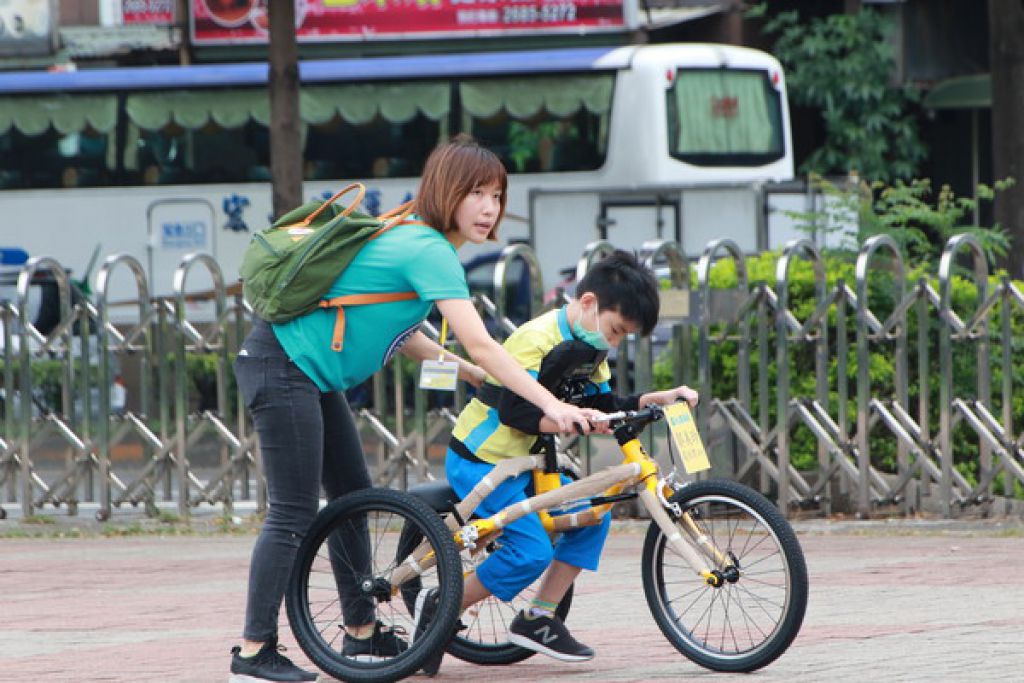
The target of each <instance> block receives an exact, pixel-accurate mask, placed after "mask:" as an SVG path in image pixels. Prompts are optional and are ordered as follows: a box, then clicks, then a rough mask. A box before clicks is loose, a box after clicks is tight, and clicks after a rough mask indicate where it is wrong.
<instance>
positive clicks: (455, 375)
mask: <svg viewBox="0 0 1024 683" xmlns="http://www.w3.org/2000/svg"><path fill="white" fill-rule="evenodd" d="M458 382H459V364H458V363H456V362H454V361H445V360H425V361H423V364H422V365H421V366H420V389H433V390H434V391H455V385H456V384H458Z"/></svg>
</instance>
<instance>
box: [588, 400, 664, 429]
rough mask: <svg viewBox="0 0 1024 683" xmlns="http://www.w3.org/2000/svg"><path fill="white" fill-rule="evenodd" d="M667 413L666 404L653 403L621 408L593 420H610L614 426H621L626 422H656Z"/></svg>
mask: <svg viewBox="0 0 1024 683" xmlns="http://www.w3.org/2000/svg"><path fill="white" fill-rule="evenodd" d="M664 413H665V409H664V406H660V405H658V404H653V403H652V404H651V405H649V406H647V407H646V408H640V409H639V410H620V411H618V412H617V413H607V414H606V415H605V416H604V417H601V418H598V419H595V420H591V422H608V423H610V424H611V426H612V428H613V429H615V428H617V427H621V426H623V425H626V424H646V423H649V422H656V421H658V420H660V419H661V418H662V416H663V415H664Z"/></svg>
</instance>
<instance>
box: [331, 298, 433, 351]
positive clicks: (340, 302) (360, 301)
mask: <svg viewBox="0 0 1024 683" xmlns="http://www.w3.org/2000/svg"><path fill="white" fill-rule="evenodd" d="M418 297H419V294H417V293H416V292H382V293H379V294H346V295H345V296H336V297H334V298H332V299H324V300H323V301H321V302H320V308H336V309H338V314H337V317H336V318H335V319H334V334H333V335H332V336H331V350H332V351H341V348H342V345H343V343H344V339H345V306H362V305H364V304H386V303H391V302H393V301H407V300H409V299H416V298H418Z"/></svg>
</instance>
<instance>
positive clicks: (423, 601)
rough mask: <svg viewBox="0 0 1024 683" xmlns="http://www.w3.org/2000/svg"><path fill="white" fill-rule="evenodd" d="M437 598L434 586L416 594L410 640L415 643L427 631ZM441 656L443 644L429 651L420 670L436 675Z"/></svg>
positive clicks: (435, 611)
mask: <svg viewBox="0 0 1024 683" xmlns="http://www.w3.org/2000/svg"><path fill="white" fill-rule="evenodd" d="M439 599H440V593H439V592H438V590H437V589H436V588H424V589H423V590H421V591H420V592H419V595H417V596H416V606H415V609H414V611H413V624H415V626H416V630H415V631H414V632H413V637H412V642H414V643H415V642H416V641H417V640H419V639H420V638H422V637H423V634H424V633H426V632H427V627H428V626H429V625H430V622H431V621H433V620H434V615H435V614H437V605H438V600H439ZM443 658H444V645H442V646H441V647H439V648H438V649H437V652H433V653H431V655H430V657H428V658H427V661H425V662H423V666H422V667H421V668H420V670H421V671H423V673H425V674H426V675H428V676H436V675H437V672H438V671H440V670H441V659H443Z"/></svg>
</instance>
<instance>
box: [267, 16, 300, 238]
mask: <svg viewBox="0 0 1024 683" xmlns="http://www.w3.org/2000/svg"><path fill="white" fill-rule="evenodd" d="M267 10H268V11H269V12H270V65H269V68H270V182H271V185H272V188H273V212H274V218H277V217H278V216H281V215H282V214H284V213H285V212H287V211H289V210H291V209H294V208H295V207H296V206H298V205H299V204H301V203H302V136H301V131H300V125H301V124H300V121H301V119H300V114H299V51H298V46H297V41H296V38H295V3H294V2H291V0H278V1H276V2H268V3H267Z"/></svg>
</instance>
